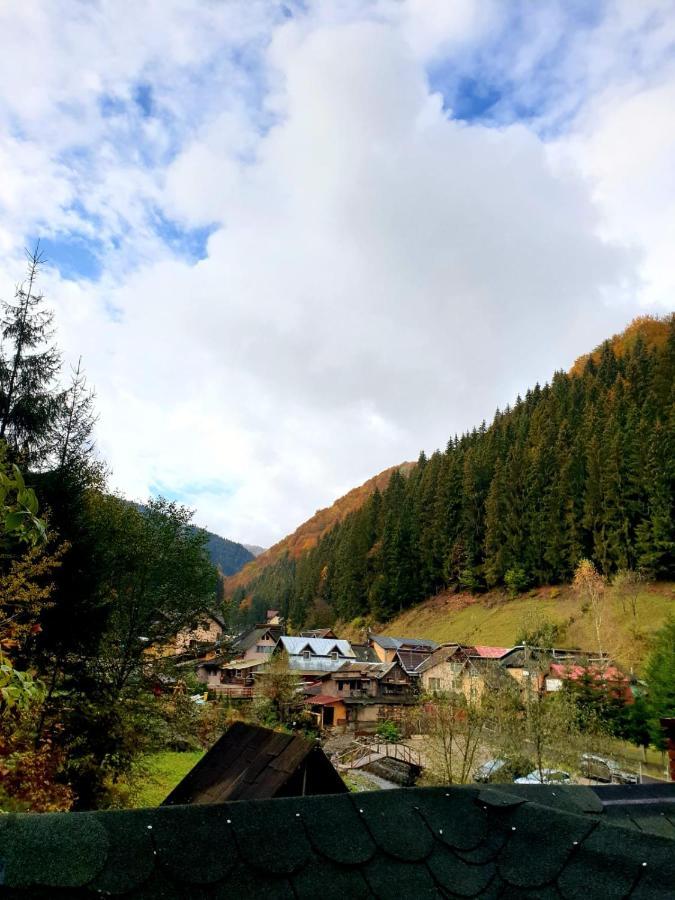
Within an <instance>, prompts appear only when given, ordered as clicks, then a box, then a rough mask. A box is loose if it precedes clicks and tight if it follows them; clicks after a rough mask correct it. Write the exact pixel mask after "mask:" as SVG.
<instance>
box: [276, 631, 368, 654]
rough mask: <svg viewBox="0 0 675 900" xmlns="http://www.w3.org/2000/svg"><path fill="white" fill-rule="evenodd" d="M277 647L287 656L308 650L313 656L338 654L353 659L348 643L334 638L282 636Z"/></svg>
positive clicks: (352, 652)
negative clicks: (281, 648)
mask: <svg viewBox="0 0 675 900" xmlns="http://www.w3.org/2000/svg"><path fill="white" fill-rule="evenodd" d="M279 646H281V647H283V649H284V650H285V651H286V653H288V655H289V656H299V655H300V654H302V653H303V651H304V650H309V651H310V653H312V654H313V655H314V656H328V657H330V655H331V653H335V652H337V653H339V654H340V655H341V656H347V657H350V658H351V659H353V658H354V655H355V654H354V651H353V650H352V647H351V644H350V643H349V641H340V640H337V639H336V638H307V637H289V636H288V635H283V636H282V637H280V638H279Z"/></svg>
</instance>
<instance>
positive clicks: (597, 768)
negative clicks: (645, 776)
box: [579, 753, 638, 784]
mask: <svg viewBox="0 0 675 900" xmlns="http://www.w3.org/2000/svg"><path fill="white" fill-rule="evenodd" d="M579 768H580V770H581V774H582V775H583V776H585V777H586V778H590V779H592V780H593V781H602V782H605V784H637V782H638V776H637V773H636V772H627V771H626V770H625V769H622V768H621V766H620V765H619V763H618V762H615V761H614V760H613V759H608V758H607V757H606V756H596V755H595V754H594V753H584V754H583V755H582V757H581V760H580V766H579Z"/></svg>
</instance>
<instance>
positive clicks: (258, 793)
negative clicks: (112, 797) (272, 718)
mask: <svg viewBox="0 0 675 900" xmlns="http://www.w3.org/2000/svg"><path fill="white" fill-rule="evenodd" d="M310 757H311V759H310ZM310 762H311V764H312V765H313V766H315V767H316V766H320V767H321V771H320V773H319V774H320V776H321V779H320V780H322V781H323V782H325V784H326V785H327V786H328V788H327V790H311V789H310V788H308V789H307V791H306V792H307V793H329V792H337V791H341V790H346V788H345V786H344V784H343V783H342V779H341V778H340V776H339V775H338V773H337V772H336V771H335V769H334V768H333V766H332V764H331V763H330V762H329V760H328V758H327V757H326V755H325V754H324V752H323V750H322V749H321V747H319V745H318V744H317V743H316V742H314V741H310V740H307V739H306V738H303V737H300V736H299V735H294V734H281V733H280V732H278V731H271V730H270V729H269V728H260V727H258V726H257V725H247V724H245V723H244V722H235V723H234V724H233V725H231V726H230V727H229V728H228V730H227V731H226V732H225V734H224V735H223V736H222V737H221V738H220V739H219V740H217V741H216V743H215V744H214V745H213V747H211V749H210V750H209V751H208V753H206V754H205V755H204V756H203V757H202V758H201V759H200V760H199V762H198V763H197V764H196V765H195V766H194V768H192V769H191V770H190V771H189V772H188V774H187V775H186V776H185V778H184V779H183V780H182V781H181V782H180V784H178V785H177V786H176V787H175V788H174V789H173V791H171V793H170V794H169V796H168V797H167V798H166V800H165V801H164V805H165V806H175V805H177V804H185V803H197V804H200V803H220V802H222V801H224V800H254V799H267V798H270V797H276V796H279V795H280V794H281V795H282V796H284V795H288V794H289V793H295V791H293V790H290V791H289V790H288V789H287V787H288V785H289V783H290V782H291V780H292V779H293V776H294V775H295V773H296V772H297V771H298V769H299V768H300V767H301V766H303V765H306V764H308V763H310ZM311 781H312V778H311V777H310V779H309V782H311ZM284 791H285V794H284ZM298 793H300V791H298Z"/></svg>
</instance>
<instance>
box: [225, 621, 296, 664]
mask: <svg viewBox="0 0 675 900" xmlns="http://www.w3.org/2000/svg"><path fill="white" fill-rule="evenodd" d="M282 632H283V628H282V626H281V625H269V624H268V625H254V626H253V628H249V629H248V630H247V631H244V632H243V633H242V634H240V635H239V636H238V637H236V638H235V639H234V640H233V641H232V642H231V643H230V646H229V650H230V655H231V656H233V657H234V658H235V659H255V660H258V661H260V660H261V659H263V660H264V659H269V657H270V656H271V655H272V653H274V648H275V647H276V645H277V642H278V641H279V638H280V637H281V635H282Z"/></svg>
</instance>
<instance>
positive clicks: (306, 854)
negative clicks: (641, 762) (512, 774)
mask: <svg viewBox="0 0 675 900" xmlns="http://www.w3.org/2000/svg"><path fill="white" fill-rule="evenodd" d="M614 790H615V788H613V787H611V788H607V789H605V790H604V791H603V790H602V789H597V790H596V791H593V790H591V789H589V788H585V787H564V786H563V787H559V786H558V787H553V788H549V787H547V786H545V785H532V786H529V785H523V786H518V785H507V786H505V787H504V789H500V788H498V787H490V788H486V789H481V788H480V787H478V786H475V785H473V786H467V787H439V788H422V789H418V788H412V789H403V790H390V791H379V792H376V793H368V794H342V795H339V796H324V797H297V798H288V799H283V800H267V801H242V802H239V803H224V804H216V805H212V806H177V807H160V808H159V809H138V810H122V811H109V812H93V813H46V814H42V815H25V814H23V815H9V816H4V817H3V822H2V827H0V858H2V860H3V863H4V887H0V897H2V898H4V897H8V898H10V897H11V898H12V900H45V898H56V897H59V898H60V897H63V898H66V897H67V898H68V900H89V898H92V897H96V896H101V895H107V894H112V895H114V896H116V897H128V898H131V897H133V898H135V900H151V898H153V900H154V898H160V897H161V898H167V900H169V898H176V900H178V898H186V897H200V898H202V897H204V898H206V897H210V898H214V900H215V898H218V897H241V898H248V897H267V898H281V900H285V898H289V900H297V898H300V900H310V898H311V900H316V898H318V897H320V898H325V900H329V898H340V900H346V898H350V900H351V898H373V897H376V898H381V900H389V898H392V900H409V898H427V897H428V898H439V897H456V896H461V897H483V898H488V897H489V898H496V897H504V898H528V897H529V898H538V900H544V898H564V900H573V898H588V900H608V898H633V900H638V898H639V900H667V898H672V895H673V891H672V887H673V884H675V786H673V785H665V786H664V788H659V793H656V792H654V791H647V790H646V789H645V788H643V787H640V788H637V789H636V790H637V791H638V792H642V793H641V795H640V797H641V802H639V803H635V804H633V805H631V803H630V802H624V801H623V799H621V798H620V797H619V796H617V798H616V801H615V803H614V805H610V804H611V799H610V800H609V801H606V799H605V798H611V796H614V795H613V794H610V792H613V791H614ZM619 790H620V789H619ZM625 790H627V789H625ZM392 823H393V825H394V826H395V827H392Z"/></svg>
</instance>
